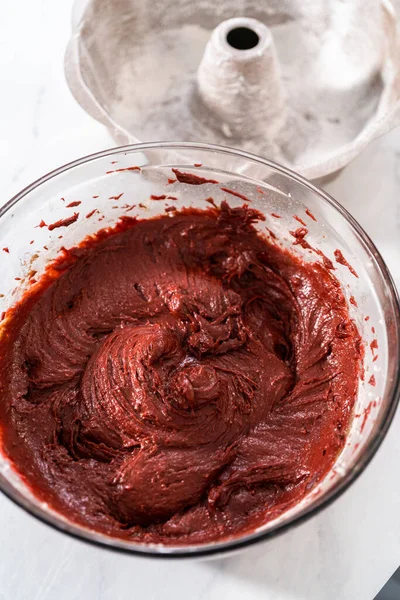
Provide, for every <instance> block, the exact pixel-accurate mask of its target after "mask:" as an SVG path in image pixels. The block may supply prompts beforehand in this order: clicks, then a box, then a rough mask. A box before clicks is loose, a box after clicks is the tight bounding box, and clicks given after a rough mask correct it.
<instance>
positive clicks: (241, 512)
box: [0, 204, 360, 544]
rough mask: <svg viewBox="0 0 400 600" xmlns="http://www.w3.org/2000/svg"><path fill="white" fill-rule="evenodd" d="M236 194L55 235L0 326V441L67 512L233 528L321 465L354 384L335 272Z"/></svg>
mask: <svg viewBox="0 0 400 600" xmlns="http://www.w3.org/2000/svg"><path fill="white" fill-rule="evenodd" d="M260 217H261V215H259V213H257V212H256V211H254V210H251V209H248V208H245V207H243V208H235V209H231V208H229V206H228V205H227V204H223V205H222V207H221V210H220V211H217V210H214V209H212V210H211V209H210V210H209V211H197V212H195V211H191V212H189V211H186V212H183V213H179V214H176V215H175V216H173V217H164V218H157V219H153V220H147V221H139V222H134V221H131V222H125V224H124V226H120V227H118V228H117V230H116V231H114V232H109V233H108V234H107V235H102V236H99V237H98V239H94V240H93V239H91V240H88V241H86V242H84V243H83V244H81V245H80V246H79V247H77V248H73V249H71V250H69V251H65V252H64V255H63V259H62V261H61V260H60V261H59V262H58V263H57V265H55V266H56V268H53V269H52V270H51V273H49V274H48V275H47V276H45V277H44V278H43V280H42V281H41V285H39V286H36V288H35V289H36V291H35V293H34V294H32V293H31V294H30V295H28V296H27V297H26V298H24V299H23V300H22V301H21V303H20V304H19V305H18V307H17V309H16V310H15V311H14V312H13V315H12V317H11V319H10V321H9V322H8V324H7V325H6V329H5V334H4V335H3V336H2V338H1V340H0V364H1V365H2V366H1V367H0V388H1V397H2V404H1V409H0V414H1V423H2V428H3V445H4V450H5V452H6V453H7V454H8V455H9V456H10V457H11V459H12V461H13V462H14V464H15V466H16V468H17V469H18V470H19V471H20V472H21V473H22V474H23V475H24V477H25V478H26V480H27V481H28V483H29V484H30V486H31V487H32V488H33V490H34V492H35V493H36V494H37V495H39V496H40V497H42V498H44V499H46V500H47V501H48V502H50V503H51V504H52V505H53V506H54V507H55V508H56V509H57V510H59V511H61V512H63V513H65V514H66V515H67V516H68V517H69V518H71V519H73V520H75V521H77V522H80V523H83V524H85V525H87V526H90V527H93V528H95V529H97V530H99V531H102V532H105V533H107V534H110V535H114V536H119V537H123V538H130V539H137V540H138V541H143V542H163V543H165V544H168V543H177V542H179V543H186V544H190V543H199V542H208V541H212V540H217V539H221V538H224V537H227V536H229V535H233V534H237V533H241V532H244V531H246V530H251V529H253V528H254V527H256V526H257V525H259V524H260V523H262V522H265V521H266V520H268V519H271V518H273V517H274V516H276V515H277V514H279V513H280V512H282V511H284V510H285V509H287V508H288V507H289V506H291V505H292V504H293V503H295V502H297V501H298V500H299V499H301V497H302V496H303V495H304V494H305V493H306V491H307V490H309V489H310V488H311V487H313V486H314V485H315V483H316V482H317V481H318V480H320V479H321V477H322V476H323V475H324V474H325V473H326V472H327V470H329V468H330V467H331V465H332V463H333V461H334V460H335V458H336V456H337V453H338V452H339V450H340V449H341V447H342V446H343V443H344V439H345V433H346V428H347V426H348V424H349V420H350V418H351V412H352V408H353V404H354V399H355V394H356V390H357V382H358V373H359V368H360V338H359V335H358V332H357V330H356V328H355V326H354V324H353V322H352V321H351V320H350V319H349V314H348V310H347V306H346V302H345V300H344V297H343V294H342V291H341V288H340V286H339V284H338V282H337V280H336V279H335V278H334V277H333V275H332V274H331V273H330V272H329V271H328V270H327V269H326V268H325V267H324V266H323V265H321V264H309V263H303V262H301V261H300V260H299V259H298V258H295V257H294V256H293V255H291V254H290V253H288V252H286V251H284V250H282V249H280V248H279V247H278V246H277V245H274V244H271V243H269V242H268V241H266V240H265V239H263V238H262V237H260V236H259V235H258V234H257V233H256V230H255V229H254V227H253V223H254V221H255V220H257V219H259V218H260Z"/></svg>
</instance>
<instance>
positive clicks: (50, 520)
mask: <svg viewBox="0 0 400 600" xmlns="http://www.w3.org/2000/svg"><path fill="white" fill-rule="evenodd" d="M156 149H168V150H177V151H179V150H186V151H188V150H189V151H191V150H193V151H196V150H197V151H209V152H214V153H220V154H228V155H234V156H237V157H241V158H244V159H247V160H250V161H252V162H255V163H259V164H262V165H264V166H267V167H270V168H272V169H274V170H275V171H277V172H279V173H282V174H284V175H285V176H287V177H289V178H290V179H291V180H294V181H296V182H297V183H299V184H301V185H303V186H305V187H306V188H308V189H309V190H311V191H312V192H313V193H314V194H316V195H317V196H319V197H320V198H321V199H322V200H323V201H324V202H326V203H328V204H329V205H330V206H332V207H333V208H334V209H335V210H336V211H337V212H338V213H339V214H340V215H341V216H342V217H344V219H345V220H346V221H347V223H348V224H349V225H350V226H351V228H352V229H353V231H354V232H355V233H356V235H357V237H358V239H359V240H360V241H361V242H362V243H363V244H364V247H366V248H367V250H368V252H369V253H370V254H371V255H372V256H373V258H374V260H375V262H376V264H377V266H378V270H379V271H380V275H381V276H382V279H383V280H384V283H385V285H386V288H387V290H388V291H389V297H390V301H391V304H392V309H393V313H394V317H395V319H394V323H395V331H396V335H397V346H396V348H395V353H396V355H397V359H398V360H397V371H396V374H395V378H394V381H393V385H392V390H391V397H390V399H389V401H388V404H387V407H386V408H385V411H384V412H383V415H382V423H381V426H380V427H379V428H378V429H377V431H376V432H375V433H374V435H373V436H372V438H371V440H370V442H369V444H368V446H367V447H366V448H365V451H364V453H363V454H362V455H361V456H360V457H359V458H358V460H357V462H356V463H355V465H354V466H353V467H352V469H351V470H349V471H348V472H347V473H345V474H344V475H343V476H342V477H341V478H340V479H339V480H338V481H337V482H336V484H334V485H333V487H332V488H331V489H330V490H328V492H326V494H324V495H323V496H321V497H318V498H316V500H315V502H314V504H313V505H311V506H309V507H305V508H303V509H302V510H301V511H300V512H299V514H297V515H295V516H294V517H292V518H291V519H290V520H289V521H288V522H286V523H281V524H277V525H276V526H274V527H272V528H271V529H270V530H268V531H254V532H251V533H246V534H244V535H243V536H242V537H238V538H228V539H226V540H222V541H220V542H213V543H209V544H204V545H189V546H164V545H161V544H160V545H159V544H133V543H131V542H128V541H125V540H122V539H119V538H113V537H111V536H107V535H105V534H102V533H100V532H98V531H96V530H92V529H89V528H85V527H84V526H80V525H79V524H77V523H74V522H73V521H69V520H67V519H65V518H64V517H63V516H62V514H59V515H57V512H56V511H55V512H51V513H47V512H46V511H45V510H44V509H43V508H42V507H40V506H35V505H33V504H31V502H30V501H29V499H28V498H25V497H24V496H23V494H22V493H21V492H20V491H19V490H17V489H16V488H14V487H13V486H12V485H11V484H10V483H9V481H8V480H7V479H6V478H5V477H4V476H3V475H2V474H0V491H1V492H2V493H4V494H5V495H6V496H7V497H8V498H9V499H10V500H11V501H12V502H14V503H15V504H16V505H18V506H19V507H21V508H23V509H24V510H26V511H27V512H28V513H29V514H30V515H32V516H34V517H35V518H37V519H38V520H39V521H41V522H42V523H45V524H47V525H50V526H51V527H53V528H54V529H56V530H58V531H61V532H63V533H66V534H68V535H69V536H71V537H72V538H74V539H77V540H80V541H85V542H87V543H89V544H92V545H94V546H97V547H101V548H108V549H110V550H113V551H116V552H120V553H124V554H131V555H136V556H147V557H152V558H169V559H173V558H198V557H206V556H211V555H218V554H226V553H232V552H234V551H236V550H239V549H241V548H245V547H246V546H250V545H253V544H256V543H260V542H262V541H264V540H267V539H271V538H273V537H276V536H277V535H280V534H282V533H284V532H285V531H288V530H290V529H292V528H293V527H295V526H297V525H299V524H301V523H303V522H305V521H307V520H308V519H310V518H311V517H312V516H315V515H316V514H318V513H319V512H320V511H321V510H322V509H324V508H326V507H328V506H329V505H330V504H331V503H332V502H333V501H334V500H336V498H338V497H339V496H340V495H341V494H343V492H344V491H346V490H347V489H348V488H349V487H350V485H351V484H352V483H353V482H354V481H356V479H357V478H358V477H359V476H360V475H361V473H362V472H363V471H364V470H365V468H366V467H367V466H368V464H369V463H370V462H371V460H372V458H373V457H374V455H375V454H376V452H377V450H378V448H379V447H380V445H381V443H382V441H383V439H384V437H385V436H386V434H387V432H388V430H389V427H390V425H391V423H392V421H393V417H394V414H395V412H396V409H397V406H398V403H399V400H400V298H399V293H398V291H397V288H396V285H395V284H394V281H393V279H392V276H391V274H390V271H389V269H388V267H387V266H386V263H385V261H384V260H383V258H382V256H381V255H380V253H379V251H378V250H377V248H376V246H375V244H374V243H373V242H372V240H371V238H370V237H369V236H368V234H367V233H366V232H365V231H364V229H363V228H362V227H361V225H359V223H358V222H357V221H356V220H355V218H354V217H353V216H352V215H351V214H350V213H349V212H348V211H347V210H346V209H345V208H344V207H343V206H342V205H341V204H340V203H339V202H338V201H337V200H335V199H334V198H333V197H332V196H331V195H330V194H328V193H327V192H325V191H324V190H322V189H321V188H319V187H318V186H316V185H314V184H313V183H311V182H310V181H308V180H307V179H306V178H305V177H303V176H301V175H299V174H298V173H296V172H295V171H292V170H291V169H289V168H287V167H285V166H283V165H280V164H279V163H276V162H274V161H272V160H269V159H266V158H262V157H260V156H257V155H255V154H251V153H249V152H245V151H242V150H237V149H235V148H230V147H228V146H221V145H216V144H206V143H196V142H166V141H159V142H143V143H138V144H126V145H123V146H116V147H112V148H108V149H106V150H102V151H100V152H95V153H92V154H89V155H87V156H83V157H81V158H78V159H76V160H73V161H71V162H68V163H66V164H64V165H62V166H61V167H58V168H56V169H54V170H52V171H50V172H48V173H47V174H45V175H43V176H42V177H40V178H39V179H37V180H35V181H34V182H32V183H31V184H29V185H28V186H26V187H25V188H23V189H22V190H21V191H20V192H18V193H17V194H16V195H14V196H13V197H12V198H11V199H10V200H9V201H8V202H6V203H5V204H3V205H2V206H1V207H0V218H1V217H2V216H3V215H5V214H6V213H7V212H8V211H9V210H10V209H11V208H12V207H13V206H14V205H15V204H16V203H17V202H19V201H20V200H21V199H22V198H24V197H25V196H27V195H28V194H29V193H30V192H31V191H33V190H34V189H36V188H38V187H40V186H41V185H42V184H44V183H45V182H46V181H49V180H50V179H53V178H55V177H57V176H58V175H61V174H63V173H65V172H66V171H69V170H72V169H74V168H75V167H78V166H80V165H83V164H86V163H88V162H91V161H94V160H97V159H100V158H105V157H108V156H114V155H116V154H121V153H125V154H127V153H130V152H140V151H144V150H156ZM206 166H207V165H206Z"/></svg>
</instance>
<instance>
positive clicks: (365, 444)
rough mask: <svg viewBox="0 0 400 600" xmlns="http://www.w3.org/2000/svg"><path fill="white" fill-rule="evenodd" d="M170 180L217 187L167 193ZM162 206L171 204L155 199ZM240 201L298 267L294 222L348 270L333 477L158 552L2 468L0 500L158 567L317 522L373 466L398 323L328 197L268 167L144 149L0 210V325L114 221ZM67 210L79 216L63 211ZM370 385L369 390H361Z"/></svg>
mask: <svg viewBox="0 0 400 600" xmlns="http://www.w3.org/2000/svg"><path fill="white" fill-rule="evenodd" d="M172 168H177V169H179V170H180V171H182V172H185V173H190V174H194V175H196V176H198V177H202V178H204V179H208V180H210V179H211V180H217V182H219V183H218V184H216V183H211V182H208V183H204V182H202V183H201V185H190V184H188V183H185V182H184V181H176V180H175V179H176V177H175V174H174V173H173V171H172V170H171V169H172ZM172 180H174V181H173V182H172ZM198 183H200V182H198ZM221 188H224V189H221ZM227 190H228V191H227ZM229 190H230V192H229ZM165 195H166V196H173V197H174V198H175V199H172V198H168V197H167V198H161V199H160V198H158V199H154V196H156V197H157V196H158V197H160V196H165ZM151 196H153V198H152V197H151ZM243 196H244V197H246V198H248V199H249V200H250V201H251V203H252V206H253V207H255V208H257V209H258V210H259V211H261V212H262V213H264V215H265V216H266V221H265V222H262V223H259V224H258V225H257V227H258V228H259V230H260V231H261V232H262V231H266V228H268V230H270V231H272V232H273V233H274V234H275V235H276V236H277V238H278V240H279V243H280V244H282V245H283V246H286V247H290V248H291V250H292V251H293V252H295V253H298V254H300V255H301V256H302V257H303V259H304V260H308V261H316V260H322V259H321V257H319V256H318V255H317V254H315V253H313V252H310V250H306V249H304V248H302V247H300V246H299V245H297V246H293V236H292V235H290V233H289V231H291V230H294V229H296V228H298V227H299V226H301V224H300V223H299V222H298V221H297V220H295V218H297V219H300V220H301V221H304V223H305V224H306V227H307V229H308V235H307V240H308V242H309V243H310V244H311V245H312V246H313V247H314V248H316V249H318V250H321V251H322V252H323V253H324V254H325V255H326V256H328V257H329V258H331V259H332V260H334V251H335V250H337V249H339V250H340V251H341V252H342V254H343V256H344V257H345V259H346V260H347V261H348V263H349V264H350V265H351V268H349V267H348V266H346V265H345V264H338V263H337V262H335V266H336V270H335V275H336V277H337V278H338V279H339V280H340V282H341V285H342V287H343V291H344V294H345V296H346V298H347V299H348V302H349V310H350V313H351V315H352V317H353V318H354V320H355V322H356V323H357V327H358V329H359V331H360V333H361V335H362V338H363V342H364V344H365V360H364V368H365V375H364V378H363V380H360V384H359V391H358V397H357V400H356V406H355V411H354V418H353V420H352V424H351V427H350V430H349V432H348V435H347V441H346V445H345V447H344V449H343V451H342V452H341V453H340V455H339V456H338V458H337V460H336V463H335V465H334V467H333V468H332V469H331V471H330V472H329V473H328V474H327V475H326V477H325V478H324V479H323V480H322V481H321V482H320V483H319V484H318V485H317V486H316V487H315V488H314V489H312V490H310V492H309V493H308V495H307V496H306V497H304V499H303V500H301V501H300V502H299V503H298V504H297V505H296V506H294V507H292V508H291V509H290V510H288V511H287V512H285V513H283V514H282V515H280V516H279V517H278V518H276V519H274V520H272V521H269V522H268V523H266V524H265V525H263V526H261V527H259V528H258V529H256V530H255V531H253V532H252V533H246V534H245V535H241V536H237V537H234V538H231V539H224V540H221V541H218V542H213V543H208V544H204V545H197V546H182V545H181V546H179V545H175V546H161V545H154V544H153V545H151V544H138V543H135V542H129V541H124V540H121V539H116V538H111V537H107V536H105V535H103V534H100V533H98V532H96V531H93V530H90V529H88V528H85V527H83V526H80V525H78V524H76V523H73V522H71V521H69V520H68V519H66V518H65V517H64V516H63V515H62V514H59V513H58V512H56V511H54V510H53V509H52V508H51V507H49V506H48V505H47V504H46V503H44V502H42V501H40V500H38V499H37V498H36V497H35V496H34V495H33V493H32V492H31V491H30V489H29V488H28V487H27V486H26V484H25V483H24V481H23V480H22V478H21V477H20V476H19V474H18V473H17V472H16V471H15V470H14V469H13V467H12V466H11V465H10V462H9V461H8V459H7V457H6V456H4V455H2V456H0V488H1V490H2V491H3V492H4V493H5V494H6V495H7V496H8V497H9V498H11V499H12V500H13V501H14V502H16V503H17V504H19V505H20V506H22V507H23V508H25V509H26V510H27V511H28V512H30V513H31V514H32V515H34V516H36V517H38V518H39V519H41V520H42V521H44V522H46V523H48V524H49V525H52V526H54V527H56V528H57V529H59V530H61V531H64V532H66V533H68V534H71V535H73V536H76V537H79V538H81V539H84V540H86V541H88V542H92V543H96V544H101V545H102V546H106V547H108V548H113V549H116V550H121V551H126V552H131V553H136V554H143V555H150V556H162V557H182V556H186V557H188V556H202V555H208V554H215V553H221V552H225V551H230V550H234V549H237V548H240V547H243V546H246V545H249V544H253V543H255V542H259V541H261V540H265V539H267V538H270V537H271V536H274V535H276V534H278V533H281V532H283V531H285V530H287V529H288V528H289V527H292V526H293V525H295V524H297V523H300V522H301V521H303V520H304V519H306V518H308V517H310V516H311V515H313V514H315V513H316V512H317V511H319V510H320V509H321V508H323V507H324V506H326V505H327V504H329V503H330V502H332V500H334V499H335V498H337V497H338V495H339V494H341V493H342V492H343V491H344V490H345V489H346V488H347V487H348V486H349V485H350V484H351V483H352V482H353V481H354V480H355V479H356V478H357V476H358V475H359V474H360V473H361V472H362V471H363V470H364V469H365V467H366V465H367V464H368V463H369V461H370V460H371V458H372V456H373V455H374V454H375V452H376V450H377V449H378V447H379V445H380V443H381V442H382V439H383V438H384V436H385V434H386V432H387V430H388V427H389V425H390V422H391V420H392V417H393V414H394V412H395V409H396V405H397V402H398V400H399V391H400V390H399V388H400V379H399V375H400V370H399V365H400V315H399V304H398V298H397V294H396V290H395V287H394V284H393V282H392V279H391V277H390V274H389V272H388V270H387V268H386V266H385V264H384V262H383V260H382V258H381V256H380V255H379V253H378V251H377V249H376V248H375V246H374V245H373V243H372V242H371V240H370V239H369V238H368V236H367V235H366V234H365V232H364V231H363V230H362V229H361V227H360V226H359V225H358V223H357V222H356V221H355V220H354V219H353V218H352V217H351V215H349V214H348V213H347V211H346V210H345V209H344V208H343V207H342V206H340V204H338V203H337V202H336V201H335V200H334V199H333V198H331V197H330V196H329V195H328V194H326V193H325V192H323V191H322V190H320V189H318V188H316V187H315V186H314V185H312V184H311V183H309V182H308V181H306V180H305V179H303V178H302V177H300V176H299V175H297V174H296V173H293V172H291V171H289V170H288V169H286V168H284V167H282V166H280V165H277V164H275V163H273V162H271V161H268V160H264V159H262V158H259V157H257V156H252V155H250V154H247V153H245V152H240V151H237V150H231V149H228V148H222V147H218V146H209V145H206V144H179V143H149V144H139V145H135V146H124V147H121V148H114V149H112V150H107V151H104V152H99V153H97V154H93V155H91V156H87V157H85V158H81V159H79V160H76V161H74V162H72V163H70V164H68V165H65V166H64V167H61V168H59V169H57V170H55V171H53V172H52V173H49V174H48V175H45V176H44V177H42V178H41V179H39V180H38V181H36V182H35V183H33V184H32V185H30V186H28V187H27V188H26V189H24V190H23V191H22V192H20V193H19V194H17V196H15V197H14V198H13V199H12V200H10V201H9V202H8V203H7V204H6V205H5V206H3V207H2V208H1V209H0V248H8V250H9V252H1V253H0V254H1V256H0V272H1V278H0V294H1V296H0V314H1V313H3V312H5V313H6V311H7V309H8V308H10V307H11V306H13V305H14V304H15V302H16V301H18V299H19V298H20V297H21V296H22V294H23V292H24V291H25V290H26V289H27V288H29V286H30V285H32V277H33V275H32V273H33V272H35V273H34V278H35V279H37V278H38V277H40V275H41V274H42V273H43V271H44V269H45V267H46V265H47V264H48V263H49V261H51V260H52V259H54V258H55V257H56V256H57V254H58V253H59V250H60V248H61V246H65V247H70V246H72V245H74V244H76V243H78V242H80V241H82V239H83V238H85V237H86V236H87V235H89V234H92V233H94V232H96V231H97V230H99V229H102V228H104V227H107V226H111V225H113V224H115V222H116V221H117V220H118V219H119V218H120V217H122V216H123V215H128V216H130V217H138V218H147V217H152V216H155V215H159V214H165V208H166V207H168V206H172V205H173V206H175V207H176V208H178V209H179V208H181V207H184V206H185V207H197V208H209V206H210V205H209V203H208V202H207V199H209V198H210V197H212V198H213V199H214V201H215V202H216V203H217V204H219V203H220V202H221V201H222V200H224V199H227V200H228V201H229V203H230V204H231V205H241V204H243ZM71 202H80V204H79V205H77V206H76V207H70V208H68V204H70V203H71ZM74 211H75V212H76V213H79V216H78V217H77V220H76V221H75V222H74V223H72V224H71V225H70V226H69V227H67V228H66V227H63V228H56V229H53V230H52V231H49V229H48V228H47V227H44V226H43V227H38V225H39V224H40V223H41V221H42V219H43V220H44V221H45V222H46V223H53V222H56V221H58V220H59V219H65V218H66V217H69V216H71V215H73V213H74ZM93 211H94V212H93ZM271 213H274V214H275V215H279V216H280V218H276V217H274V216H272V214H271ZM167 214H173V213H167ZM352 271H355V272H356V274H357V275H358V276H356V275H355V274H354V273H353V272H352ZM15 278H20V280H18V281H16V279H15ZM2 316H3V317H4V315H2ZM6 318H7V317H6V316H5V319H6ZM4 322H5V321H4V319H3V324H4ZM0 327H1V324H0ZM372 375H374V378H375V385H371V383H370V379H371V376H372Z"/></svg>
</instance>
